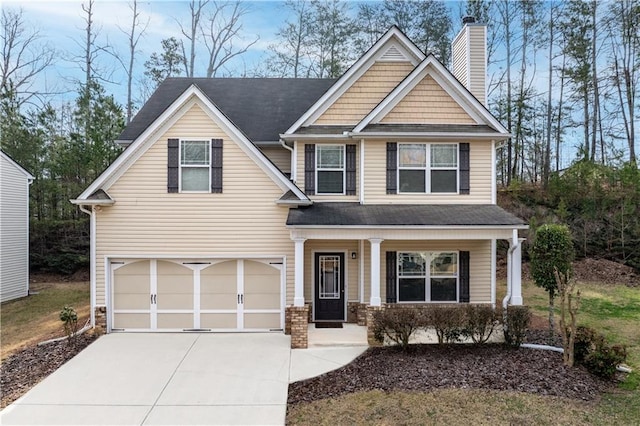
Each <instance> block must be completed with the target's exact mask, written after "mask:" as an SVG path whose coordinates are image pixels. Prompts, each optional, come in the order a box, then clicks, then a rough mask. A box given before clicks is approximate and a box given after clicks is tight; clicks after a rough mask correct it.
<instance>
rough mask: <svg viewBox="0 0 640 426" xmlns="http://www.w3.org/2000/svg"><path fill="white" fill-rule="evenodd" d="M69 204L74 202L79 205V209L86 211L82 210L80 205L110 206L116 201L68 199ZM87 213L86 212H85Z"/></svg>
mask: <svg viewBox="0 0 640 426" xmlns="http://www.w3.org/2000/svg"><path fill="white" fill-rule="evenodd" d="M69 202H71V204H75V205H76V206H80V210H81V211H83V212H85V213H87V212H86V211H85V210H83V207H82V206H112V205H114V204H115V203H116V202H115V201H114V200H79V199H75V200H69ZM87 214H88V213H87Z"/></svg>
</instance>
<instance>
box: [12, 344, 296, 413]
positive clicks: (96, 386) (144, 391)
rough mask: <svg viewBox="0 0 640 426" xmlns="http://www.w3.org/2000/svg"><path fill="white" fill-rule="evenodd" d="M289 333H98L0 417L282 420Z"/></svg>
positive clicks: (284, 403) (288, 364)
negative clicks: (101, 334)
mask: <svg viewBox="0 0 640 426" xmlns="http://www.w3.org/2000/svg"><path fill="white" fill-rule="evenodd" d="M289 347H290V340H289V336H285V335H283V334H279V333H254V334H208V333H207V334H189V333H182V334H159V333H157V334H153V333H148V334H147V333H140V334H132V333H128V334H127V333H114V334H109V335H106V336H102V337H101V338H100V339H98V340H97V341H96V342H95V343H93V344H91V345H90V346H89V347H87V348H86V349H85V350H84V351H82V352H81V353H80V354H78V355H77V356H76V357H75V358H73V359H72V360H70V361H69V362H67V363H66V364H65V365H63V366H62V367H61V368H60V369H58V370H57V371H56V372H55V373H54V374H52V375H50V376H49V377H47V378H46V379H45V380H44V381H42V383H40V384H39V385H37V386H36V387H34V388H33V389H32V390H31V391H29V392H28V393H27V394H26V395H25V396H23V397H22V398H21V399H19V400H18V401H16V402H15V403H14V404H13V405H11V406H10V407H7V408H6V409H5V410H3V411H2V413H1V415H0V423H1V424H65V425H70V424H128V425H132V424H135V425H143V424H144V425H147V424H156V425H160V424H166V425H169V424H171V425H178V424H284V420H285V414H286V404H287V385H288V382H289V368H290V359H291V350H290V349H289Z"/></svg>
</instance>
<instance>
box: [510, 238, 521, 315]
mask: <svg viewBox="0 0 640 426" xmlns="http://www.w3.org/2000/svg"><path fill="white" fill-rule="evenodd" d="M523 241H524V238H518V244H517V245H516V248H515V249H514V250H513V253H512V254H511V281H512V287H511V304H512V305H522V242H523Z"/></svg>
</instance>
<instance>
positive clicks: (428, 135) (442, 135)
mask: <svg viewBox="0 0 640 426" xmlns="http://www.w3.org/2000/svg"><path fill="white" fill-rule="evenodd" d="M350 135H351V136H353V137H354V138H356V137H358V138H364V139H387V138H398V139H400V138H421V139H432V140H443V139H452V140H460V139H465V140H467V139H487V140H495V141H498V140H504V139H508V138H509V137H510V134H508V133H507V134H506V135H504V134H496V133H451V132H437V133H436V132H403V133H398V132H359V133H356V132H353V133H351V134H350Z"/></svg>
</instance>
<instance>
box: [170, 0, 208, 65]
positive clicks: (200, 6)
mask: <svg viewBox="0 0 640 426" xmlns="http://www.w3.org/2000/svg"><path fill="white" fill-rule="evenodd" d="M207 4H209V0H198V1H196V0H191V2H189V11H190V18H191V22H190V24H189V27H185V26H184V25H182V24H181V23H179V22H178V25H180V32H182V35H184V36H185V37H186V39H187V40H188V42H189V55H188V56H187V51H186V49H185V47H184V42H182V43H181V45H182V56H183V57H184V71H185V74H186V75H187V77H194V68H195V63H196V42H197V39H198V36H199V32H200V29H201V26H200V21H201V20H202V13H203V11H204V8H205V6H206V5H207Z"/></svg>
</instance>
